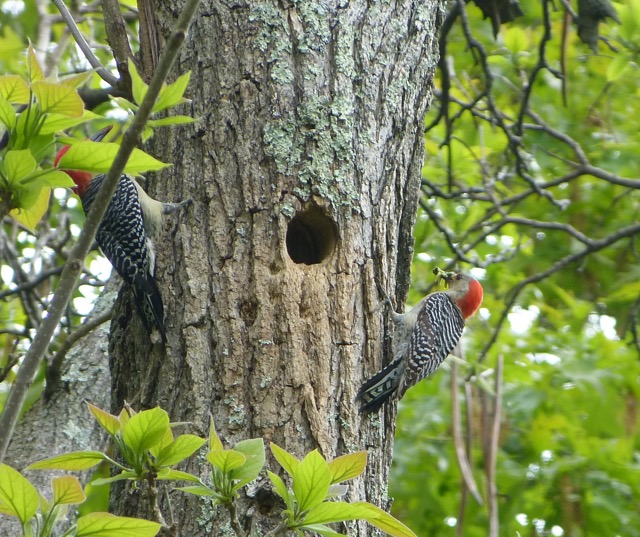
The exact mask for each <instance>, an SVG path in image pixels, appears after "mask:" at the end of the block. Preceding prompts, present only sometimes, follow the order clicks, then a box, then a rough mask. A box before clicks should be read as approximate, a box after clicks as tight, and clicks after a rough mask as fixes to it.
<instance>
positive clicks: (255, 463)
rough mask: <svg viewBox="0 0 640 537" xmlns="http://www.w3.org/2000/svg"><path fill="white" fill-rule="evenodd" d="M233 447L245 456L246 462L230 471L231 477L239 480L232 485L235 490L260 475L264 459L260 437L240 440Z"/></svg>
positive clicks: (262, 442)
mask: <svg viewBox="0 0 640 537" xmlns="http://www.w3.org/2000/svg"><path fill="white" fill-rule="evenodd" d="M233 449H234V450H235V451H239V452H240V453H242V454H243V455H244V456H245V457H246V462H245V463H244V464H243V465H242V466H241V467H240V468H237V469H235V470H233V471H232V472H231V479H234V480H236V479H237V480H238V481H239V482H238V483H237V484H235V485H234V487H233V490H234V491H236V490H238V489H239V488H241V487H244V486H245V485H246V484H247V483H249V482H250V481H253V480H254V479H256V478H257V477H258V475H260V471H261V470H262V468H263V467H264V461H265V453H264V441H263V440H262V438H253V439H250V440H242V441H241V442H238V443H237V444H236V445H235V446H234V447H233Z"/></svg>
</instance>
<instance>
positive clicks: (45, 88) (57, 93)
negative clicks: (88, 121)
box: [31, 80, 84, 117]
mask: <svg viewBox="0 0 640 537" xmlns="http://www.w3.org/2000/svg"><path fill="white" fill-rule="evenodd" d="M31 90H32V91H33V94H34V95H35V97H36V100H37V101H38V103H40V110H41V111H42V113H43V114H61V115H63V116H68V117H82V114H83V112H84V104H83V103H82V99H81V98H80V95H78V92H77V91H76V90H75V88H72V87H70V86H65V85H63V84H55V83H53V82H45V81H44V80H41V81H38V82H33V83H32V84H31Z"/></svg>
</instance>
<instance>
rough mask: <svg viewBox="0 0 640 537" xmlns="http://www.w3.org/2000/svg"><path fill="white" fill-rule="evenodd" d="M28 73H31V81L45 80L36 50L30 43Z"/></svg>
mask: <svg viewBox="0 0 640 537" xmlns="http://www.w3.org/2000/svg"><path fill="white" fill-rule="evenodd" d="M27 73H28V75H29V82H32V83H33V82H36V81H38V80H44V71H43V70H42V67H40V63H39V62H38V58H37V56H36V52H35V50H33V47H32V46H31V45H29V48H28V49H27Z"/></svg>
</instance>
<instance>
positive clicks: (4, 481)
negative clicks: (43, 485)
mask: <svg viewBox="0 0 640 537" xmlns="http://www.w3.org/2000/svg"><path fill="white" fill-rule="evenodd" d="M0 501H1V502H2V504H3V508H4V509H5V510H7V511H9V512H10V513H11V514H12V515H13V516H16V517H18V519H19V520H20V522H21V523H22V524H23V525H24V524H26V523H27V522H28V521H29V520H31V518H32V517H33V515H35V514H36V511H37V510H38V505H39V495H38V491H37V490H36V488H35V487H34V486H33V485H32V484H31V483H29V481H27V479H26V478H24V477H23V476H22V475H21V474H20V472H18V471H17V470H14V469H13V468H11V466H7V465H6V464H0Z"/></svg>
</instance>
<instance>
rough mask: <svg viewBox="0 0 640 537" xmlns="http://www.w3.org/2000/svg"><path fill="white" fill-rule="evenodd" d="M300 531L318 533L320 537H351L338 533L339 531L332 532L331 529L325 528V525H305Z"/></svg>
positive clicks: (300, 527)
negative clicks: (322, 536)
mask: <svg viewBox="0 0 640 537" xmlns="http://www.w3.org/2000/svg"><path fill="white" fill-rule="evenodd" d="M299 529H301V530H306V531H312V532H314V533H317V534H318V535H326V536H327V537H349V536H348V535H345V534H344V533H338V532H337V531H334V530H332V529H331V528H329V527H327V526H324V525H323V524H311V525H309V524H305V525H304V526H299Z"/></svg>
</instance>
